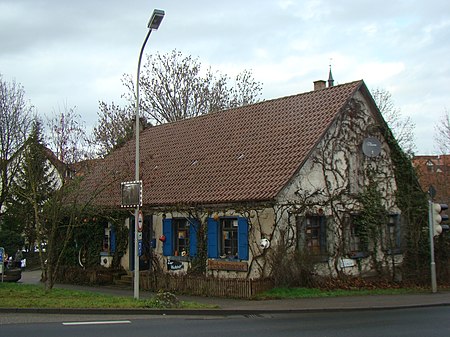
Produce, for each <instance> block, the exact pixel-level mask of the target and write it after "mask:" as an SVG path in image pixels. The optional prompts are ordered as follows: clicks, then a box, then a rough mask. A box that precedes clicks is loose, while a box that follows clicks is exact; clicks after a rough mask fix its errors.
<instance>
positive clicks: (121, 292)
mask: <svg viewBox="0 0 450 337" xmlns="http://www.w3.org/2000/svg"><path fill="white" fill-rule="evenodd" d="M39 278H40V272H39V271H24V272H23V273H22V279H21V281H20V282H22V283H25V284H37V283H39ZM55 287H56V288H65V289H74V290H84V291H93V292H100V293H107V294H111V295H117V296H126V297H128V296H129V297H133V294H134V293H133V290H132V289H121V288H117V287H112V286H105V287H100V286H99V287H88V286H78V285H68V284H57V285H55ZM152 296H153V293H150V292H147V291H140V294H139V297H140V298H143V299H144V298H150V297H152ZM178 298H179V299H180V300H185V301H193V302H197V303H204V304H209V305H215V306H217V307H218V308H217V309H215V308H214V309H206V310H205V309H190V310H180V309H173V310H170V309H165V310H156V309H148V310H145V309H139V310H126V309H125V310H119V311H120V312H131V311H133V313H136V312H137V313H142V314H176V315H180V314H192V315H232V314H244V315H249V314H263V313H295V312H317V311H343V310H380V309H398V308H414V307H426V306H450V292H447V291H446V292H438V293H434V294H433V293H431V290H430V292H429V293H423V294H403V295H373V296H342V297H329V298H301V299H284V300H239V299H227V298H211V297H200V296H178ZM40 311H41V312H42V310H40ZM54 311H55V310H53V312H54ZM69 311H70V310H69ZM88 311H89V312H93V311H94V310H88ZM100 311H101V310H95V312H96V313H99V312H100ZM57 312H59V313H62V312H64V311H62V310H57ZM78 312H79V310H75V311H73V310H72V312H71V313H78ZM104 312H105V313H113V312H114V313H116V312H117V311H116V310H113V311H112V310H108V309H106V310H104Z"/></svg>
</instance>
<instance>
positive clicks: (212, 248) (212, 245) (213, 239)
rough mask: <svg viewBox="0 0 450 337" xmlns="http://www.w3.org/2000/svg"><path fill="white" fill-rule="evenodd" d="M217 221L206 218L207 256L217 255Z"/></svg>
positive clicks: (213, 256)
mask: <svg viewBox="0 0 450 337" xmlns="http://www.w3.org/2000/svg"><path fill="white" fill-rule="evenodd" d="M218 232H219V223H218V222H217V221H215V220H214V219H212V218H208V257H210V258H218V257H219V233H218Z"/></svg>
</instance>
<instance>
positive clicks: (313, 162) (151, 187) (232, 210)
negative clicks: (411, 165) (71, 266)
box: [84, 81, 401, 278]
mask: <svg viewBox="0 0 450 337" xmlns="http://www.w3.org/2000/svg"><path fill="white" fill-rule="evenodd" d="M330 84H331V85H329V86H328V87H327V86H326V82H325V81H317V82H315V83H314V90H313V91H311V92H306V93H302V94H298V95H293V96H288V97H282V98H279V99H273V100H268V101H264V102H261V103H257V104H253V105H247V106H243V107H239V108H234V109H229V110H225V111H220V112H216V113H211V114H208V115H203V116H200V117H195V118H191V119H187V120H182V121H178V122H174V123H168V124H164V125H159V126H154V127H150V128H147V129H145V130H144V131H142V132H141V134H140V139H141V141H140V149H141V150H140V177H141V180H142V182H143V194H142V205H143V206H142V208H141V210H142V211H143V214H144V221H143V222H144V230H143V252H142V256H141V260H142V268H143V269H145V267H146V266H148V257H149V256H153V257H154V258H156V260H157V261H158V263H159V265H160V266H161V268H162V269H163V270H165V271H166V272H169V273H183V272H187V271H188V270H193V269H195V268H201V270H202V271H204V272H206V274H207V275H214V276H219V277H226V278H260V277H264V276H267V275H269V274H270V273H271V272H272V271H273V270H274V269H276V268H277V266H278V264H279V263H278V262H279V260H277V254H276V252H277V251H278V252H279V251H282V252H283V254H282V256H281V258H282V259H287V258H290V257H289V256H290V254H291V253H293V252H299V251H301V252H303V253H304V255H303V256H306V258H307V259H309V260H311V261H313V262H314V263H315V267H314V268H315V272H316V273H317V274H329V275H336V274H339V273H345V274H351V275H359V274H361V275H366V274H371V273H372V272H374V271H375V270H381V269H384V268H388V269H389V268H390V263H391V261H394V260H393V259H391V257H392V256H393V255H395V254H398V253H400V252H401V250H400V248H401V226H400V223H401V221H400V210H399V208H398V207H397V204H396V199H395V191H396V189H397V186H396V180H395V175H394V171H393V170H394V167H393V164H392V160H391V151H393V149H392V146H391V145H392V144H389V142H388V141H387V140H386V137H385V136H386V135H387V134H389V135H391V133H390V130H389V129H388V127H387V126H386V123H385V122H384V120H383V118H382V116H381V114H380V113H379V110H378V109H377V107H376V105H375V103H374V101H373V99H372V97H371V95H370V93H369V90H368V89H367V87H366V85H365V83H364V82H363V81H355V82H351V83H347V84H342V85H336V86H333V85H332V81H331V83H330ZM134 158H135V143H134V140H131V141H129V142H127V143H126V144H125V145H124V146H123V147H121V148H119V149H117V150H116V151H114V152H113V153H112V154H111V155H109V156H107V157H106V158H105V159H104V160H103V161H102V162H101V163H99V164H98V165H96V166H95V167H94V168H93V170H92V172H91V173H90V174H88V175H86V177H85V180H84V186H85V187H84V189H85V192H86V195H89V196H90V197H92V196H95V205H96V207H98V208H99V209H100V208H102V209H109V210H114V211H115V212H122V213H121V214H123V217H124V218H125V220H124V221H125V224H126V226H127V227H128V228H129V233H130V236H129V238H130V241H129V244H128V248H127V251H126V254H125V255H124V256H122V257H121V265H122V266H123V267H124V268H125V269H128V270H131V269H133V267H132V266H133V257H134V244H133V243H132V238H133V237H134V225H133V221H134V220H133V218H132V211H130V210H123V209H121V182H125V181H131V180H133V177H134ZM368 196H369V197H368ZM369 211H370V212H372V213H373V214H370V216H372V219H376V223H373V221H372V223H369V224H368V221H363V220H364V219H367V218H368V212H369ZM130 224H131V225H130ZM113 231H114V230H113V228H110V227H108V228H106V229H105V233H112V232H113ZM110 244H111V245H114V246H115V244H114V243H112V242H110ZM111 256H112V254H111ZM278 256H279V254H278ZM111 258H112V257H111ZM292 258H294V259H295V257H293V255H292ZM278 259H280V257H278ZM105 261H106V259H105ZM399 261H400V260H399V259H398V256H397V255H396V259H395V262H394V263H398V262H399Z"/></svg>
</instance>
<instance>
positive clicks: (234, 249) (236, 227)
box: [208, 217, 249, 260]
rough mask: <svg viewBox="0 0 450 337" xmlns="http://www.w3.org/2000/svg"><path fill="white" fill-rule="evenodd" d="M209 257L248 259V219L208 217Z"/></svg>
mask: <svg viewBox="0 0 450 337" xmlns="http://www.w3.org/2000/svg"><path fill="white" fill-rule="evenodd" d="M208 257H209V258H228V259H240V260H248V257H249V252H248V221H247V219H246V218H241V217H223V218H219V219H218V220H215V219H213V218H208Z"/></svg>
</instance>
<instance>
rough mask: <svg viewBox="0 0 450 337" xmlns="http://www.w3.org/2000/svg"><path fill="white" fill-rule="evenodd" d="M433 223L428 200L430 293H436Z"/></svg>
mask: <svg viewBox="0 0 450 337" xmlns="http://www.w3.org/2000/svg"><path fill="white" fill-rule="evenodd" d="M433 226H434V221H433V202H432V201H431V200H428V227H429V228H428V229H429V232H430V256H431V264H430V269H431V291H432V292H433V293H435V292H437V282H436V263H435V262H434V228H433Z"/></svg>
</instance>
